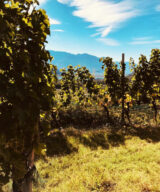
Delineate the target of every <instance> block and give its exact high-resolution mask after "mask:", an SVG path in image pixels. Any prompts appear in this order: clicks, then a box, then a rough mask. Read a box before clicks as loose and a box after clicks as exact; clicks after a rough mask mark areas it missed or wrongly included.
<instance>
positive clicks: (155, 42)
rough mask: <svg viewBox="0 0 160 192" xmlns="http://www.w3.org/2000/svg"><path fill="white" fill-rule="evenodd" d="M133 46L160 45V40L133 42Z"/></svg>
mask: <svg viewBox="0 0 160 192" xmlns="http://www.w3.org/2000/svg"><path fill="white" fill-rule="evenodd" d="M130 44H132V45H146V44H160V40H133V41H132V42H131V43H130Z"/></svg>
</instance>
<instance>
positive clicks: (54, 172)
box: [34, 128, 160, 192]
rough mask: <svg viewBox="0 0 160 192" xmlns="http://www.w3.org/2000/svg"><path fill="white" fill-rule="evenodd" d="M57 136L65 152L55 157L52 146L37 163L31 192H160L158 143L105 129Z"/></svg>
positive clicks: (159, 148) (69, 130) (67, 130)
mask: <svg viewBox="0 0 160 192" xmlns="http://www.w3.org/2000/svg"><path fill="white" fill-rule="evenodd" d="M59 134H61V138H62V146H63V147H62V146H61V147H62V148H65V149H63V151H61V152H62V154H60V153H59V154H58V153H57V152H56V150H57V151H58V150H59V149H60V143H59V145H57V146H56V145H55V144H54V143H53V145H52V148H53V149H54V150H53V151H52V153H51V151H50V154H49V155H48V156H46V157H45V158H44V159H43V160H42V159H40V160H38V161H37V162H36V166H37V169H38V172H39V182H38V183H37V185H35V187H34V192H41V191H43V192H89V191H92V192H106V191H113V192H160V182H159V181H160V180H159V173H160V153H159V150H160V143H159V142H150V141H148V140H147V139H140V138H139V137H137V136H129V135H128V136H127V135H126V136H122V134H121V133H120V132H119V133H116V134H113V133H112V132H109V131H107V130H106V129H101V130H90V131H78V130H75V129H71V128H70V129H66V130H65V131H63V132H62V133H59ZM51 137H56V136H55V135H54V134H53V135H52V136H51ZM59 137H60V135H59ZM64 140H65V145H64V143H63V142H64ZM48 147H50V148H51V143H50V146H48ZM62 148H61V150H62Z"/></svg>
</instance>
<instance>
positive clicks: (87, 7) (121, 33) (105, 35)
mask: <svg viewBox="0 0 160 192" xmlns="http://www.w3.org/2000/svg"><path fill="white" fill-rule="evenodd" d="M39 2H40V7H41V8H43V9H44V10H45V11H46V13H47V15H48V16H49V19H50V25H51V26H50V29H51V35H50V36H49V37H48V38H47V40H48V44H47V45H46V48H47V49H49V50H55V51H66V52H69V53H74V54H77V53H88V54H91V55H95V56H98V57H107V56H109V57H112V58H113V59H114V60H115V61H120V60H121V55H122V53H125V59H126V61H128V60H129V58H130V57H133V58H134V59H135V61H136V62H137V61H138V57H139V56H140V54H144V55H146V56H147V57H148V58H149V56H150V53H151V49H153V48H160V0H39Z"/></svg>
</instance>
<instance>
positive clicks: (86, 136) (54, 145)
mask: <svg viewBox="0 0 160 192" xmlns="http://www.w3.org/2000/svg"><path fill="white" fill-rule="evenodd" d="M69 136H70V137H72V138H75V139H76V142H77V144H75V146H76V147H75V146H73V145H72V144H71V143H70V142H69V139H68V138H67V137H69ZM79 144H82V145H84V146H86V147H89V148H90V149H92V150H96V149H97V148H98V147H101V148H102V149H106V150H107V149H109V147H110V146H119V145H123V144H125V139H124V136H123V135H120V134H118V133H109V134H107V133H105V130H103V131H102V130H96V131H95V130H92V131H80V130H76V129H69V130H64V131H63V132H60V131H59V132H56V133H54V134H52V135H51V136H49V137H47V138H46V146H47V156H57V155H58V156H60V155H62V156H63V155H68V154H71V153H74V152H77V151H78V147H79V146H78V145H79Z"/></svg>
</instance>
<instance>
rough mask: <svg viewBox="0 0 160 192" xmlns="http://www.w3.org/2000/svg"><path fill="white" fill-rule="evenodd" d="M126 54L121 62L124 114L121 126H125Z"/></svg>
mask: <svg viewBox="0 0 160 192" xmlns="http://www.w3.org/2000/svg"><path fill="white" fill-rule="evenodd" d="M124 61H125V54H124V53H122V61H121V94H122V95H121V98H122V113H121V125H124V124H125V119H124V114H125V108H124V102H125V67H126V66H125V63H124Z"/></svg>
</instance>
